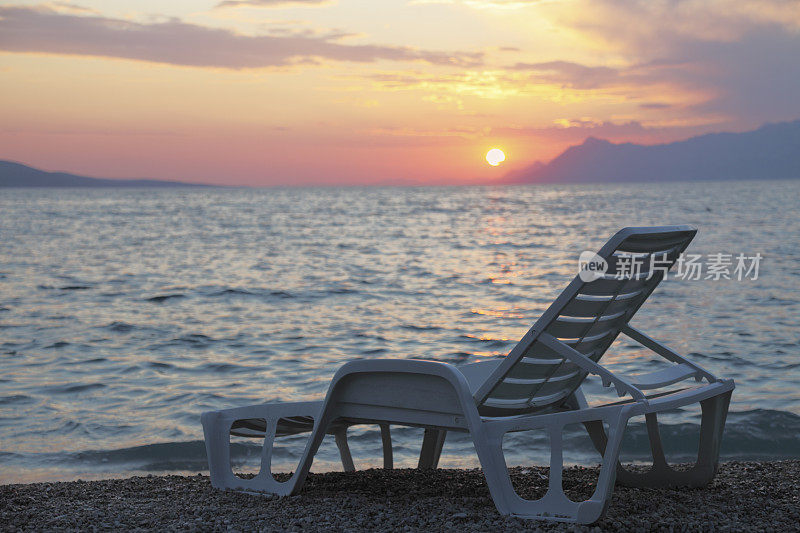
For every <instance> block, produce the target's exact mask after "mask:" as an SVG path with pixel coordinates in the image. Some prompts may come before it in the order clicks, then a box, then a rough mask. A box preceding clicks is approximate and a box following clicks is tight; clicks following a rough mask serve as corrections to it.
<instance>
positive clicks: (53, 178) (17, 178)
mask: <svg viewBox="0 0 800 533" xmlns="http://www.w3.org/2000/svg"><path fill="white" fill-rule="evenodd" d="M197 186H202V185H200V184H197V183H184V182H180V181H161V180H138V179H137V180H116V179H102V178H87V177H86V176H77V175H75V174H68V173H66V172H46V171H44V170H39V169H36V168H32V167H29V166H26V165H22V164H20V163H14V162H12V161H0V187H197Z"/></svg>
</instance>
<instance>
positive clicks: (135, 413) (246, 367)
mask: <svg viewBox="0 0 800 533" xmlns="http://www.w3.org/2000/svg"><path fill="white" fill-rule="evenodd" d="M798 199H800V183H798V182H752V183H751V182H736V183H700V184H688V183H681V184H669V185H666V184H665V185H658V186H654V185H619V186H617V185H614V186H605V185H603V186H521V187H504V188H479V187H475V188H327V189H322V188H320V189H299V188H298V189H261V190H259V189H256V190H253V189H174V190H139V189H136V190H134V189H130V190H91V189H85V190H77V189H75V190H3V191H0V369H1V371H2V372H1V373H0V481H4V482H10V481H24V480H34V479H70V478H76V477H82V478H84V479H87V478H92V477H108V476H115V475H126V474H130V473H134V472H142V471H149V472H165V471H173V472H199V471H203V470H205V469H206V465H205V452H204V448H203V445H202V430H201V426H200V420H199V417H200V413H201V412H202V411H205V410H210V409H220V408H226V407H233V406H239V405H246V404H250V403H256V402H262V401H278V400H284V401H285V400H306V399H319V398H321V397H322V396H323V395H324V393H325V390H326V386H327V383H328V381H329V379H330V377H331V376H332V374H333V373H334V371H335V370H336V369H337V368H338V367H339V366H340V365H341V364H342V363H344V362H346V361H348V360H351V359H354V358H377V357H391V358H412V357H413V358H428V359H435V360H439V361H447V362H450V363H453V364H456V365H460V364H464V363H468V362H473V361H476V360H480V359H483V358H487V357H495V356H500V355H503V354H505V353H506V352H507V351H508V350H509V349H510V348H511V347H512V346H513V345H514V343H515V341H516V340H517V339H518V338H519V337H520V336H521V335H522V334H523V333H524V332H525V331H526V329H527V328H528V327H529V326H530V324H531V323H532V322H533V321H534V320H535V319H536V318H537V317H538V315H539V314H540V313H541V312H542V311H543V310H544V309H545V308H546V307H547V305H548V304H549V303H550V302H551V301H552V300H553V298H554V297H555V296H556V295H557V294H558V293H559V292H560V290H561V289H562V288H563V287H565V286H566V284H567V283H568V281H569V280H570V279H571V278H572V276H574V274H575V271H576V260H577V256H578V254H579V253H580V252H581V251H583V250H585V249H597V248H599V247H600V246H601V245H602V244H603V242H604V241H605V240H606V239H607V238H608V237H609V236H610V235H611V234H612V233H614V232H615V231H616V230H617V229H619V228H620V227H622V226H626V225H654V224H678V223H688V224H693V225H695V226H697V227H698V228H699V229H700V231H699V234H698V237H697V238H696V239H695V242H694V243H693V244H692V245H691V248H690V249H689V252H693V253H701V254H710V253H716V252H723V253H734V254H735V253H740V252H741V253H747V254H754V253H757V252H758V253H761V254H762V255H763V256H764V259H763V260H762V262H761V265H760V272H759V279H758V280H745V281H736V280H731V281H725V280H721V281H714V280H701V281H680V280H674V279H672V280H669V281H667V282H665V283H663V284H662V286H661V287H660V288H659V289H658V290H657V292H656V293H655V294H654V295H653V297H652V298H651V299H650V301H649V302H648V303H647V304H646V305H645V306H644V307H643V308H642V310H641V311H640V312H639V314H638V315H637V317H636V319H635V321H634V323H635V324H637V325H638V326H641V327H642V328H643V329H644V330H645V331H648V332H650V333H651V334H653V335H654V336H656V337H657V338H659V339H662V340H664V341H666V342H667V343H668V344H670V345H672V346H673V347H675V348H676V349H678V351H681V352H683V353H687V354H691V357H693V358H694V359H695V360H696V361H697V362H699V363H701V364H703V365H706V366H707V367H708V368H709V369H710V370H711V371H712V372H715V373H717V374H719V375H722V376H726V377H732V378H735V379H736V381H737V389H736V391H735V393H734V399H733V403H732V406H731V411H732V412H731V415H730V416H729V422H728V427H727V429H726V436H725V440H724V443H723V452H722V453H723V457H727V458H744V457H747V458H766V457H800V444H798V443H800V357H799V348H800V327H799V326H800V269H798V264H800V252H799V251H798V244H800V239H798V237H800V222H798V219H797V215H796V213H797V209H798ZM604 361H605V362H606V363H608V364H610V365H612V366H613V367H614V368H615V369H618V370H620V371H623V372H630V373H635V372H641V371H647V370H650V369H652V368H653V367H654V366H653V365H655V363H653V362H652V360H651V358H650V357H649V356H644V355H642V354H641V353H640V352H637V351H636V350H635V349H634V348H633V346H632V345H631V344H630V343H626V342H623V341H618V342H617V343H616V345H615V346H614V348H613V349H612V351H611V352H609V353H608V354H607V355H606V358H605V359H604ZM586 388H587V390H588V392H589V393H590V394H592V393H602V392H603V389H602V387H601V386H600V385H599V384H597V383H594V382H590V383H589V384H588V385H587V387H586ZM697 420H698V419H697V413H696V411H693V410H690V411H687V412H685V413H683V416H682V417H680V418H675V417H673V418H671V419H670V418H669V417H667V420H666V422H667V423H670V424H672V425H670V426H668V427H667V428H666V430H665V434H666V440H667V447H668V448H671V449H672V450H673V451H674V452H675V453H676V454H677V455H679V456H680V455H681V454H683V456H685V455H688V454H689V453H690V452H691V451H692V446H693V444H692V442H693V441H692V440H691V439H688V440H687V439H686V438H682V437H680V436H679V435H683V434H685V432H686V431H689V430H691V429H693V427H692V424H696V423H697ZM681 424H682V425H681ZM393 435H394V437H395V441H396V449H395V454H396V460H397V462H398V463H400V464H401V465H405V466H411V465H413V464H414V461H415V455H416V454H417V453H418V450H419V444H420V435H421V433H420V430H416V429H399V430H397V431H394V432H393ZM295 440H297V439H295ZM694 442H696V441H694ZM295 444H296V443H295ZM511 444H512V445H510V446H509V450H508V452H509V463H510V464H524V463H526V462H528V461H531V460H542V459H543V458H544V452H543V449H542V448H541V447H537V446H535V445H531V444H530V443H525V442H522V441H520V442H514V441H512V442H511ZM351 447H352V448H353V451H354V454H355V456H356V462H357V465H361V466H370V465H378V464H380V457H379V454H378V451H379V449H380V438H379V433H378V432H377V431H375V430H373V429H371V428H366V429H363V430H360V431H357V432H355V436H354V438H353V440H352V442H351ZM628 448H629V450H628V452H629V453H630V456H631V457H632V458H634V459H635V458H637V457H639V456H641V455H642V454H643V453H644V451H643V448H642V447H641V442H639V441H637V440H636V439H629V442H628ZM576 449H578V450H579V451H580V450H581V448H580V447H578V448H576ZM251 452H252V450H251V449H250V448H248V447H246V446H239V447H237V449H236V453H237V457H238V458H240V459H241V460H245V459H246V456H247V454H248V453H251ZM278 455H279V456H278V460H280V461H284V463H283V466H284V467H285V468H284V469H285V470H291V469H292V463H291V459H292V455H291V453H290V450H286V451H285V453H284V452H283V451H281V452H280V453H279V454H278ZM442 465H443V466H476V465H477V460H476V459H475V456H474V451H473V449H472V445H471V444H470V442H469V440H468V439H467V438H465V437H462V436H459V435H455V436H448V440H447V443H446V444H445V449H444V454H443V461H442ZM314 466H315V469H317V470H328V469H333V468H337V454H336V450H335V447H334V446H332V445H331V444H330V443H326V444H324V445H323V448H322V450H321V454H320V456H319V458H318V460H317V461H316V462H315V464H314Z"/></svg>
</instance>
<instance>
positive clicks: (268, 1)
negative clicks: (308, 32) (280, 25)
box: [216, 0, 333, 7]
mask: <svg viewBox="0 0 800 533" xmlns="http://www.w3.org/2000/svg"><path fill="white" fill-rule="evenodd" d="M332 3H333V2H332V1H331V0H223V1H222V2H220V3H219V4H217V5H216V7H294V6H304V7H318V6H324V5H330V4H332Z"/></svg>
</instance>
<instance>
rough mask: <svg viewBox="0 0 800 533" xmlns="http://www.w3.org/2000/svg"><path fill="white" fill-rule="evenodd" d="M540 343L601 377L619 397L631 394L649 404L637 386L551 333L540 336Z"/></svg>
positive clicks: (605, 385)
mask: <svg viewBox="0 0 800 533" xmlns="http://www.w3.org/2000/svg"><path fill="white" fill-rule="evenodd" d="M539 342H541V343H542V344H544V345H545V346H547V347H548V348H550V349H551V350H554V351H555V352H557V353H558V354H559V355H561V356H562V357H564V358H565V359H568V360H570V361H572V362H573V363H575V364H576V365H578V366H579V367H581V368H582V369H583V370H585V371H586V372H588V373H590V374H595V375H597V376H600V380H601V381H602V382H603V386H604V387H609V386H611V385H614V388H615V389H616V390H617V395H618V396H620V397H622V396H625V395H626V394H630V396H631V398H633V399H634V400H636V401H641V402H645V403H647V398H646V397H645V394H644V392H642V391H641V390H639V388H638V387H636V385H634V384H633V383H631V382H630V381H628V380H626V379H625V378H622V377H619V376H617V375H616V374H614V373H613V372H611V371H610V370H608V369H606V368H603V367H602V366H600V365H598V364H597V363H595V362H594V361H592V360H591V359H589V358H588V357H586V356H585V355H583V354H582V353H580V352H579V351H577V350H575V349H574V348H572V347H571V346H569V345H567V344H565V343H563V342H561V341H560V340H558V339H556V338H555V337H553V336H552V335H550V334H549V333H542V334H540V335H539Z"/></svg>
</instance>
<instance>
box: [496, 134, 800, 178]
mask: <svg viewBox="0 0 800 533" xmlns="http://www.w3.org/2000/svg"><path fill="white" fill-rule="evenodd" d="M793 178H800V120H796V121H794V122H781V123H777V124H766V125H764V126H762V127H761V128H759V129H757V130H753V131H748V132H744V133H710V134H708V135H700V136H698V137H692V138H690V139H687V140H685V141H679V142H674V143H669V144H657V145H652V146H645V145H641V144H632V143H621V144H614V143H612V142H609V141H605V140H602V139H596V138H594V137H589V138H587V139H586V140H585V141H584V142H583V144H581V145H578V146H571V147H570V148H567V149H566V150H565V151H564V152H563V153H561V155H559V156H558V157H556V158H555V159H553V160H552V161H550V162H549V163H547V164H542V163H541V162H536V163H534V164H533V165H532V166H530V167H528V168H525V169H522V170H517V171H514V172H510V173H509V174H507V175H506V179H507V180H508V181H509V182H512V183H536V182H544V183H552V182H558V183H588V182H636V181H644V182H648V181H683V180H736V179H793Z"/></svg>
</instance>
